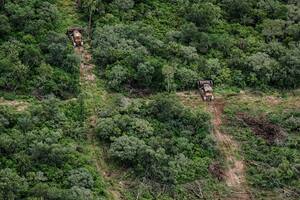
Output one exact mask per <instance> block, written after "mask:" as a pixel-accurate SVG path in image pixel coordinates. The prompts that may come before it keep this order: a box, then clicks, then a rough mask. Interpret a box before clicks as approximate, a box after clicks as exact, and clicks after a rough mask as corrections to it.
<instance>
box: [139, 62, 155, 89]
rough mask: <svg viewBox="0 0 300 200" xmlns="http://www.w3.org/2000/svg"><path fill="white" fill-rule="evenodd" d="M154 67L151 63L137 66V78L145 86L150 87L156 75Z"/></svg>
mask: <svg viewBox="0 0 300 200" xmlns="http://www.w3.org/2000/svg"><path fill="white" fill-rule="evenodd" d="M154 70H155V69H154V67H153V66H152V64H151V63H149V62H146V63H140V64H139V65H138V66H137V72H136V80H137V81H138V84H139V85H141V86H143V87H150V85H151V83H152V79H153V75H154Z"/></svg>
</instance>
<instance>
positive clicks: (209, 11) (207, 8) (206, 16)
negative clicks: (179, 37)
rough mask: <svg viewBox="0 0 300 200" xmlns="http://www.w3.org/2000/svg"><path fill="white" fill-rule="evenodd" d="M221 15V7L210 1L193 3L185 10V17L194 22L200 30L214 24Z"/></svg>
mask: <svg viewBox="0 0 300 200" xmlns="http://www.w3.org/2000/svg"><path fill="white" fill-rule="evenodd" d="M220 16H221V9H220V8H219V7H218V6H215V5H214V4H212V3H195V4H192V5H190V6H189V7H188V8H187V10H186V15H185V17H186V19H187V20H189V21H191V22H193V23H195V24H196V25H197V26H198V27H199V28H200V29H201V30H206V29H207V28H209V27H210V26H211V25H214V24H215V23H216V22H217V21H218V19H219V18H220Z"/></svg>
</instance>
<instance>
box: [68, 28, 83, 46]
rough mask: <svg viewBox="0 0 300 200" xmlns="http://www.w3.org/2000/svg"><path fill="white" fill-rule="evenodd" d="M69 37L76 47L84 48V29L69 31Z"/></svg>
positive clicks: (71, 29)
mask: <svg viewBox="0 0 300 200" xmlns="http://www.w3.org/2000/svg"><path fill="white" fill-rule="evenodd" d="M66 34H67V35H68V37H69V38H70V39H71V40H72V43H73V46H74V47H81V46H83V37H82V34H83V29H82V28H78V27H75V28H74V27H73V28H69V29H68V30H67V33H66Z"/></svg>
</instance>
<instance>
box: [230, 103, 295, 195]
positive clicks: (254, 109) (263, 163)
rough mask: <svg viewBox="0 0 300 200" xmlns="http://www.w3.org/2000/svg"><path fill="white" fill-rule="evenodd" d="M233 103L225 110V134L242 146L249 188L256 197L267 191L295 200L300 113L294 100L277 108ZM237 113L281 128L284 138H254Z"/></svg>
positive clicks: (251, 130)
mask: <svg viewBox="0 0 300 200" xmlns="http://www.w3.org/2000/svg"><path fill="white" fill-rule="evenodd" d="M232 100H233V101H235V105H234V104H232V105H229V106H228V107H227V108H226V109H225V111H226V116H227V121H228V124H227V125H226V132H228V133H231V134H233V135H234V136H235V138H237V139H238V141H239V142H240V143H241V147H242V155H243V157H244V159H245V160H246V161H247V165H248V166H247V180H248V182H249V184H251V186H253V188H254V189H255V190H256V191H255V192H256V194H257V196H264V194H267V193H266V192H267V191H269V192H270V191H272V192H275V191H277V192H278V193H282V194H281V195H282V198H288V199H298V198H299V195H300V190H299V186H300V182H299V180H300V173H299V167H300V160H299V158H300V148H299V147H300V146H299V145H300V140H299V132H300V110H299V107H297V109H295V106H294V105H296V104H295V103H296V101H297V99H295V100H294V101H291V100H288V99H285V100H282V101H283V102H281V103H280V104H279V105H277V106H276V107H274V106H270V105H267V104H266V103H264V102H263V100H262V99H258V100H256V103H249V102H247V101H241V102H236V100H234V99H232ZM280 101H281V100H280ZM239 113H247V115H249V117H251V118H253V119H257V120H259V121H263V118H266V122H264V123H267V122H268V123H272V124H274V125H277V126H279V127H281V128H282V130H283V137H280V135H275V136H276V137H277V138H276V140H274V141H275V142H272V141H273V140H272V138H271V137H272V135H266V136H267V137H266V138H264V137H261V136H259V135H256V134H255V130H253V129H252V128H253V127H251V126H248V125H247V124H246V123H245V122H244V121H243V120H240V118H239V116H238V115H239ZM266 113H267V114H266ZM265 126H268V125H266V124H265ZM256 131H257V130H256ZM273 131H274V130H273ZM282 191H284V192H282Z"/></svg>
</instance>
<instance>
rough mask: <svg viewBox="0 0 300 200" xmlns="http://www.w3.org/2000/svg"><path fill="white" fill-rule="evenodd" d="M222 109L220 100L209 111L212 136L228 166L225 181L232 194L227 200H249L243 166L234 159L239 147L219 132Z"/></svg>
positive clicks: (240, 161)
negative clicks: (212, 129) (211, 119)
mask: <svg viewBox="0 0 300 200" xmlns="http://www.w3.org/2000/svg"><path fill="white" fill-rule="evenodd" d="M223 109H224V102H222V101H221V100H216V101H215V102H213V103H211V104H210V110H211V112H212V113H213V115H214V119H213V124H214V131H213V132H214V136H215V138H216V140H217V143H218V146H219V148H220V150H221V152H222V153H223V154H224V157H225V159H226V164H227V166H228V167H227V169H226V171H225V181H226V184H227V185H228V186H229V187H230V188H231V189H232V194H231V195H230V197H229V198H228V199H236V200H238V199H239V200H249V199H251V198H250V195H249V193H248V191H247V186H246V181H245V165H244V162H243V160H239V159H237V157H236V153H237V151H238V149H239V146H238V144H237V143H236V142H235V141H234V139H233V138H232V137H231V136H229V135H227V134H224V133H222V132H221V130H220V127H221V125H222V113H223Z"/></svg>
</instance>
